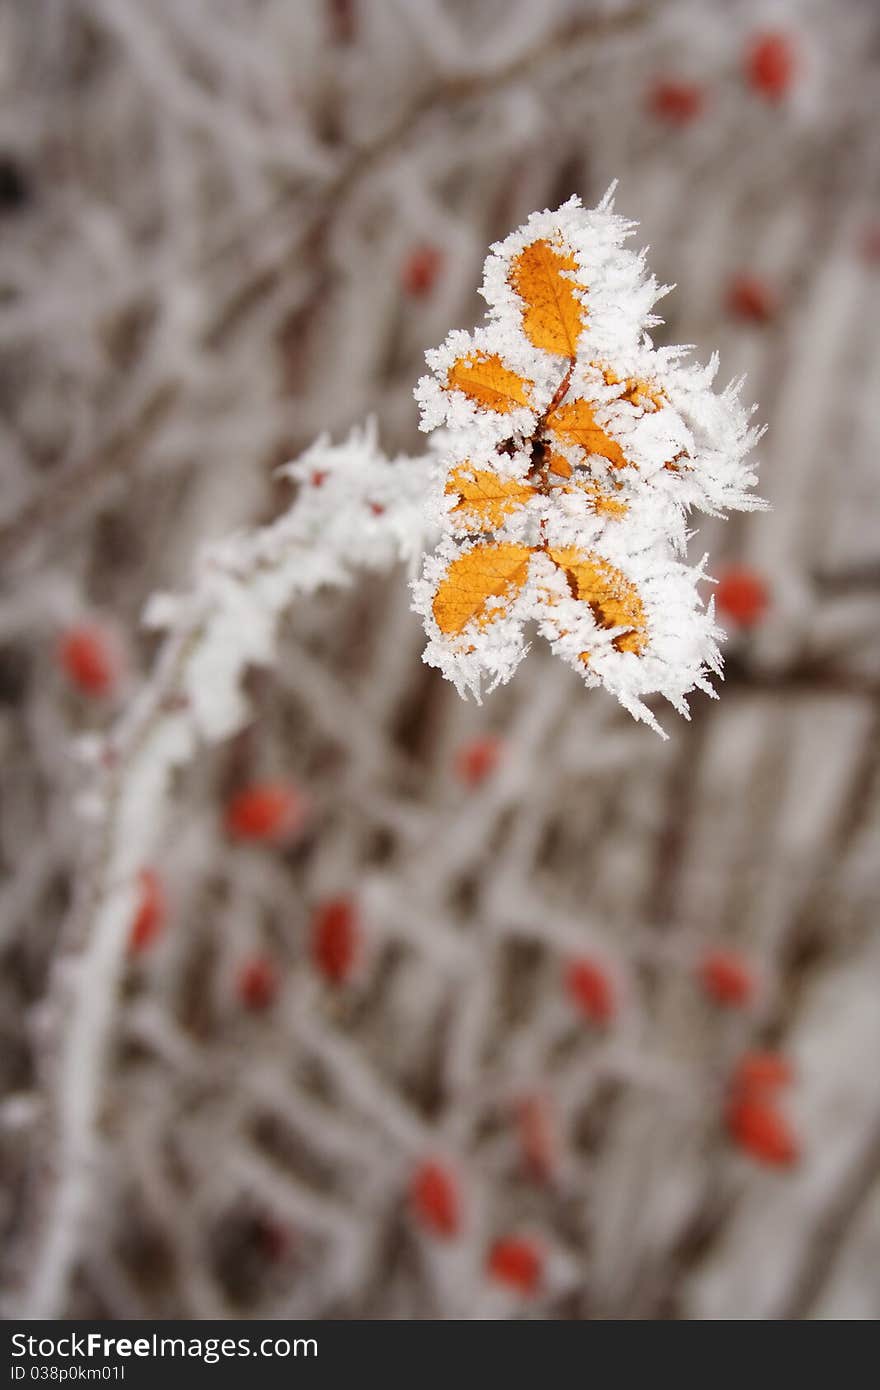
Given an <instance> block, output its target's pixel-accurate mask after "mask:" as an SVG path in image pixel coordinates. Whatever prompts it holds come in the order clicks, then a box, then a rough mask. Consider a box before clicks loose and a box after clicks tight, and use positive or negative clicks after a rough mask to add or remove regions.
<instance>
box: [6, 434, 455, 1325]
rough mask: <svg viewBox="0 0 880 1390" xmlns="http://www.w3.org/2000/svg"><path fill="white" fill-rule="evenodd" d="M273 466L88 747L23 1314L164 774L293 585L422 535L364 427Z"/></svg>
mask: <svg viewBox="0 0 880 1390" xmlns="http://www.w3.org/2000/svg"><path fill="white" fill-rule="evenodd" d="M286 472H287V474H288V476H289V477H290V478H291V479H292V480H293V481H294V482H295V483H296V484H298V488H299V493H298V496H297V498H296V500H295V501H294V503H293V505H292V507H291V508H290V510H289V512H288V513H286V515H284V516H283V517H281V518H280V520H278V521H277V522H275V523H273V524H272V525H271V526H268V527H266V528H265V529H263V530H261V531H257V532H256V533H254V534H251V535H248V534H243V535H241V536H237V537H232V538H230V539H228V540H226V541H224V542H223V543H221V544H218V545H216V546H214V547H212V548H211V549H210V550H209V551H208V552H207V553H206V554H205V556H204V557H203V559H202V562H201V565H200V568H199V574H198V578H197V581H196V583H195V585H194V587H193V590H192V592H191V593H190V594H189V595H187V596H185V597H182V598H171V597H167V598H157V599H154V600H153V601H152V602H151V604H150V606H149V609H148V612H147V614H146V620H147V622H148V623H149V624H150V625H151V626H153V627H158V628H164V629H165V630H166V632H167V636H166V640H165V645H164V647H163V649H162V651H161V654H160V656H159V659H158V662H157V667H156V673H155V675H154V677H153V679H152V680H151V681H150V682H149V683H148V684H147V686H146V687H145V688H144V690H143V691H142V692H141V693H140V695H139V697H138V699H137V700H136V702H135V704H134V707H133V709H132V711H131V713H130V715H129V716H128V717H127V718H126V719H125V720H124V721H123V723H122V725H121V726H120V728H119V729H118V730H117V731H116V733H114V734H113V735H111V737H110V738H109V739H108V740H107V742H106V743H105V745H104V746H103V748H101V749H93V750H92V753H93V756H96V757H97V758H99V760H100V762H101V763H102V764H103V772H102V773H101V775H100V780H99V785H98V788H97V789H96V791H95V793H94V794H93V797H92V799H91V804H90V805H89V806H88V807H87V809H88V810H89V811H90V812H91V814H92V815H93V816H94V817H95V818H96V819H97V822H98V830H97V836H96V839H97V844H98V849H97V854H96V862H95V864H94V866H93V869H92V871H91V874H90V876H89V879H88V881H87V882H86V883H85V884H84V885H83V888H82V891H81V893H80V895H79V900H78V902H77V904H76V908H75V917H74V926H75V935H76V941H75V942H74V943H73V947H72V951H71V954H70V955H69V956H63V957H62V958H61V959H60V960H59V962H58V965H57V967H56V972H55V974H56V993H55V1003H54V1008H55V1013H56V1017H55V1018H54V1020H52V1023H53V1028H54V1031H55V1033H56V1037H55V1045H54V1056H53V1059H52V1064H53V1072H54V1077H53V1082H52V1091H53V1095H54V1098H55V1114H54V1116H53V1120H54V1124H55V1127H56V1131H57V1133H56V1135H55V1147H54V1148H53V1152H52V1169H53V1172H54V1174H55V1182H54V1187H53V1189H52V1192H51V1197H50V1201H49V1205H48V1211H47V1213H46V1216H45V1226H44V1234H43V1239H42V1244H41V1247H40V1251H39V1255H38V1258H37V1259H36V1261H35V1264H34V1267H33V1270H32V1273H31V1277H30V1283H29V1288H28V1291H27V1293H26V1295H25V1297H24V1300H23V1304H22V1307H23V1309H24V1310H25V1311H26V1312H27V1313H28V1315H30V1316H35V1317H49V1316H52V1315H53V1314H54V1313H56V1312H57V1311H58V1309H59V1308H60V1307H62V1306H63V1299H64V1295H65V1292H66V1286H67V1280H68V1277H69V1274H70V1270H71V1265H72V1263H73V1260H74V1259H75V1256H76V1252H77V1247H78V1240H79V1235H80V1231H81V1226H82V1222H83V1221H84V1220H85V1219H86V1217H87V1214H88V1207H89V1202H90V1199H91V1195H92V1192H93V1185H94V1182H95V1180H96V1176H97V1175H96V1169H97V1167H98V1166H99V1164H100V1147H101V1146H100V1138H99V1132H98V1131H99V1120H98V1107H99V1103H100V1094H101V1085H102V1080H103V1073H104V1066H105V1063H106V1055H107V1050H108V1047H109V1045H110V1041H111V1033H112V1024H113V1017H114V1012H115V1008H116V1000H117V996H118V988H119V975H120V970H121V965H122V962H123V959H124V947H125V943H126V940H127V932H128V928H129V925H130V923H131V920H132V917H133V914H134V911H135V906H136V902H137V887H136V875H137V872H138V870H139V869H140V868H141V866H142V865H143V864H144V863H146V862H148V860H149V858H150V856H151V855H152V853H153V850H154V846H155V842H156V838H157V834H158V831H159V828H160V825H161V818H162V811H163V803H164V801H165V798H166V796H167V793H168V788H169V783H170V779H171V777H172V774H173V773H174V772H175V771H176V770H178V769H179V768H180V767H182V766H183V765H184V764H185V763H186V762H187V761H188V760H189V759H190V758H191V757H192V755H193V753H194V751H195V749H196V748H197V746H198V744H199V742H200V741H202V740H212V739H218V738H225V737H228V736H229V735H230V734H232V733H233V732H234V731H235V730H236V729H238V728H240V727H241V726H242V725H243V724H244V723H245V721H246V719H247V713H248V711H247V704H246V701H245V698H244V696H243V693H242V690H241V682H242V679H243V677H244V674H245V672H246V670H247V669H248V667H250V666H253V665H257V666H266V665H269V664H271V662H272V660H273V656H274V646H275V639H276V633H277V627H278V622H279V619H280V617H281V616H282V614H283V613H284V611H285V610H286V609H287V608H288V607H289V605H290V604H291V603H292V602H293V601H294V600H295V599H297V598H298V597H301V596H303V595H306V594H310V593H314V592H315V591H316V590H318V589H320V588H322V587H325V586H328V585H329V586H334V585H337V586H338V585H344V584H347V583H350V582H351V580H352V579H353V577H354V576H355V575H356V574H357V573H358V572H359V571H360V570H370V569H376V568H378V569H385V568H388V567H390V566H391V565H393V564H395V563H398V562H404V563H407V562H408V563H412V562H413V561H414V560H415V559H416V557H417V556H418V555H419V554H420V553H421V551H422V549H423V547H424V544H425V542H426V539H427V537H426V534H425V529H424V520H423V518H424V514H425V507H424V493H425V485H426V470H425V464H424V461H422V460H414V459H399V460H397V461H395V462H393V463H390V462H389V461H388V460H386V459H385V458H384V456H382V455H381V454H380V453H379V451H378V448H377V444H376V437H375V428H374V427H373V426H370V427H369V428H367V429H366V430H363V431H355V432H353V433H352V434H351V436H350V437H349V439H348V440H347V441H346V442H345V443H344V444H341V445H337V446H335V447H334V446H332V445H331V444H330V443H329V442H328V441H326V440H322V441H319V442H318V443H317V444H315V445H314V446H313V447H312V448H311V449H310V450H308V451H307V453H306V454H305V455H303V456H302V458H300V459H299V460H298V461H297V463H295V464H293V465H290V466H289V467H288V469H287V470H286Z"/></svg>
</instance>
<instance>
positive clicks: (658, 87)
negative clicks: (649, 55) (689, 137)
mask: <svg viewBox="0 0 880 1390" xmlns="http://www.w3.org/2000/svg"><path fill="white" fill-rule="evenodd" d="M705 103H706V93H705V90H704V89H703V88H702V87H701V86H699V85H698V84H697V83H696V82H676V81H673V80H665V81H660V82H656V83H655V84H654V86H653V87H652V88H651V90H650V91H649V93H648V109H649V111H651V113H652V114H653V115H655V116H656V117H657V118H658V119H659V120H661V121H666V122H667V123H668V124H669V125H679V126H684V125H689V124H690V122H691V121H694V120H696V119H697V117H698V116H700V115H702V113H703V110H704V107H705Z"/></svg>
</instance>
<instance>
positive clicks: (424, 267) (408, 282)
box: [401, 245, 443, 299]
mask: <svg viewBox="0 0 880 1390" xmlns="http://www.w3.org/2000/svg"><path fill="white" fill-rule="evenodd" d="M442 267H443V252H442V251H439V250H438V249H437V247H436V246H429V245H425V246H417V247H415V248H414V250H412V251H411V252H410V254H409V255H408V256H407V258H406V260H405V261H404V264H403V270H402V274H401V278H402V280H403V288H404V290H405V291H406V293H407V294H408V295H410V296H411V297H412V298H413V299H421V298H422V297H424V296H425V295H428V294H430V293H431V290H432V289H433V288H434V285H435V283H436V280H437V277H438V275H439V274H440V271H441V269H442Z"/></svg>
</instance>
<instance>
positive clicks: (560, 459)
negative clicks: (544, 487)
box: [547, 453, 574, 478]
mask: <svg viewBox="0 0 880 1390" xmlns="http://www.w3.org/2000/svg"><path fill="white" fill-rule="evenodd" d="M547 467H548V469H549V470H550V472H551V473H553V474H555V476H556V477H557V478H570V477H571V475H572V473H573V472H574V469H573V468H572V466H571V464H570V463H569V461H568V459H567V458H566V457H565V455H564V454H555V453H554V454H551V455H550V457H549V459H548V460H547Z"/></svg>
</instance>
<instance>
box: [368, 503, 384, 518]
mask: <svg viewBox="0 0 880 1390" xmlns="http://www.w3.org/2000/svg"><path fill="white" fill-rule="evenodd" d="M370 511H371V512H372V513H373V516H384V514H385V508H384V507H383V506H382V503H381V502H371V503H370Z"/></svg>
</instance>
